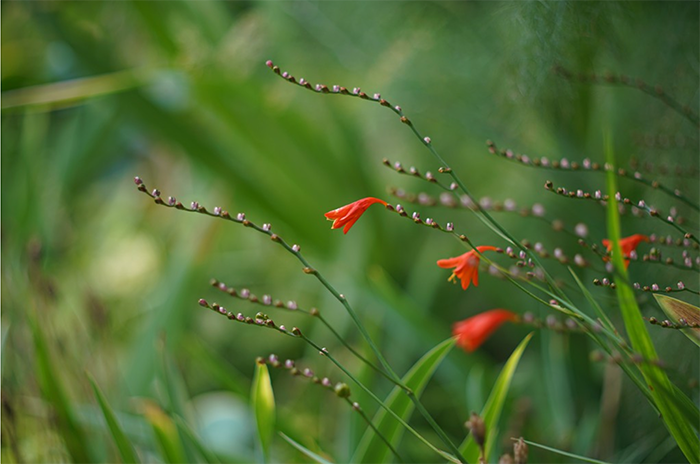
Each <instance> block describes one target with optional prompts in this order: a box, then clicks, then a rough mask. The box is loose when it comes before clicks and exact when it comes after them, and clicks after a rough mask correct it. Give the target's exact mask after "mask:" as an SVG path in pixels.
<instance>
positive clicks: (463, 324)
mask: <svg viewBox="0 0 700 464" xmlns="http://www.w3.org/2000/svg"><path fill="white" fill-rule="evenodd" d="M517 320H518V315H517V314H515V313H514V312H511V311H508V310H506V309H492V310H490V311H486V312H483V313H481V314H477V315H476V316H472V317H470V318H468V319H465V320H463V321H459V322H455V323H454V325H453V326H452V335H454V336H455V337H457V344H458V345H459V346H461V347H462V348H463V349H465V350H466V351H469V352H471V351H474V350H475V349H477V348H478V347H479V346H481V344H482V343H484V341H486V339H487V338H489V336H490V335H491V334H492V333H494V332H495V331H496V329H498V328H499V327H500V326H501V325H502V324H503V323H504V322H507V321H517Z"/></svg>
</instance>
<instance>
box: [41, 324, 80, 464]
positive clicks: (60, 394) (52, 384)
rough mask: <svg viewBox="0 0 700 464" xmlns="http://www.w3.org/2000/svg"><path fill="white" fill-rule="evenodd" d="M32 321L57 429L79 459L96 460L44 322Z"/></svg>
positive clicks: (44, 385)
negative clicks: (51, 349)
mask: <svg viewBox="0 0 700 464" xmlns="http://www.w3.org/2000/svg"><path fill="white" fill-rule="evenodd" d="M28 320H29V325H30V327H31V330H32V335H33V338H34V350H35V356H36V365H37V377H38V379H39V384H40V385H41V390H42V392H43V394H44V396H45V397H46V399H47V400H48V401H49V403H51V406H52V407H53V408H54V411H55V412H56V419H57V422H58V427H57V430H59V431H60V433H61V437H62V438H63V440H64V442H65V444H66V448H67V449H68V452H69V453H70V455H71V456H72V457H73V460H74V461H75V462H93V460H92V459H91V455H90V452H89V448H88V446H87V443H88V441H87V440H85V435H84V434H83V431H82V430H81V429H80V427H79V426H78V423H77V421H76V418H75V415H74V412H73V408H72V406H71V403H70V401H69V400H68V396H67V395H66V392H65V390H64V389H63V385H62V384H61V382H60V380H59V379H60V377H59V375H58V372H57V371H56V370H55V369H54V364H53V363H52V361H51V357H50V355H49V350H48V346H47V344H46V339H45V338H44V333H43V331H42V328H41V325H40V324H38V323H37V322H36V321H35V320H34V319H33V318H32V317H30V318H28Z"/></svg>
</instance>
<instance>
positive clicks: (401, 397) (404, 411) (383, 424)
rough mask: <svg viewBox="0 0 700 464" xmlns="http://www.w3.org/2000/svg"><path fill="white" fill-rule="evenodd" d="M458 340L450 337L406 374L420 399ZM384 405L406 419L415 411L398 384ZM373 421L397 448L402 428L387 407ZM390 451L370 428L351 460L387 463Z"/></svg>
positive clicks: (411, 387)
mask: <svg viewBox="0 0 700 464" xmlns="http://www.w3.org/2000/svg"><path fill="white" fill-rule="evenodd" d="M455 341H456V340H455V339H454V338H449V339H447V340H445V341H443V342H442V343H440V344H439V345H437V346H436V347H434V348H433V349H432V350H430V351H429V352H428V353H426V354H425V355H424V356H423V357H422V358H421V359H419V360H418V362H416V363H415V364H414V365H413V367H411V369H410V370H409V371H408V372H407V373H406V375H405V376H404V377H403V383H404V384H405V385H406V386H407V387H409V388H410V389H411V390H413V392H414V393H415V395H416V397H417V398H420V395H421V393H422V392H423V390H424V389H425V386H426V385H427V384H428V381H429V380H430V379H431V378H432V376H433V373H434V372H435V369H437V367H438V366H439V365H440V363H441V362H442V360H443V359H444V358H445V356H446V355H447V353H449V352H450V350H451V349H452V347H453V346H454V345H455ZM384 404H386V405H387V407H389V408H390V409H391V410H392V411H394V412H395V413H396V414H397V415H398V416H399V417H401V418H402V419H403V420H404V421H407V420H408V418H409V417H411V414H412V413H413V409H414V404H413V402H412V401H411V400H410V398H409V397H408V395H406V394H405V393H404V391H403V390H402V389H401V388H399V387H394V389H393V390H392V391H391V393H389V396H387V398H386V400H385V401H384ZM372 423H373V424H374V425H375V427H376V428H377V430H379V432H380V433H381V434H382V435H383V436H384V437H385V438H386V439H387V441H388V442H389V443H391V446H393V447H394V448H396V447H397V446H398V444H399V441H400V440H401V435H402V434H403V428H402V427H401V426H400V424H399V422H398V421H397V420H396V419H395V418H393V417H391V416H390V415H389V414H387V412H386V411H385V410H384V409H380V410H379V411H377V413H376V414H375V416H374V419H373V420H372ZM390 453H391V451H390V450H389V448H388V447H387V446H386V444H385V443H384V442H383V441H382V439H381V438H379V437H378V436H377V434H375V433H374V431H372V430H371V429H367V431H366V432H365V434H364V435H363V436H362V439H361V440H360V444H359V445H358V447H357V450H356V451H355V455H354V456H353V458H352V460H351V462H386V460H387V459H388V458H389V454H390Z"/></svg>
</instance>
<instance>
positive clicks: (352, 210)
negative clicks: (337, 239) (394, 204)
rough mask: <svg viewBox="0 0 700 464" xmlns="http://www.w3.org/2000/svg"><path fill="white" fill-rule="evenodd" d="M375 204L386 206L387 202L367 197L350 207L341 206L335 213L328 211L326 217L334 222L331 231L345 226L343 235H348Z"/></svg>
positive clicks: (351, 204)
mask: <svg viewBox="0 0 700 464" xmlns="http://www.w3.org/2000/svg"><path fill="white" fill-rule="evenodd" d="M375 203H381V204H383V205H384V206H386V201H384V200H380V199H379V198H372V197H367V198H363V199H362V200H357V201H356V202H354V203H350V204H349V205H345V206H341V207H340V208H338V209H334V210H333V211H328V212H327V213H326V214H325V216H326V219H328V220H329V221H333V225H332V226H331V229H339V228H341V227H343V226H345V227H344V228H343V233H344V234H347V233H348V230H350V228H351V227H352V225H353V224H355V221H357V220H358V219H360V216H362V213H364V212H365V211H367V208H369V207H370V206H371V205H373V204H375Z"/></svg>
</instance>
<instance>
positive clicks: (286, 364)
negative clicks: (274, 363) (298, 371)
mask: <svg viewBox="0 0 700 464" xmlns="http://www.w3.org/2000/svg"><path fill="white" fill-rule="evenodd" d="M284 367H285V368H287V369H292V368H293V367H294V360H292V359H287V360H286V361H285V362H284Z"/></svg>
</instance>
